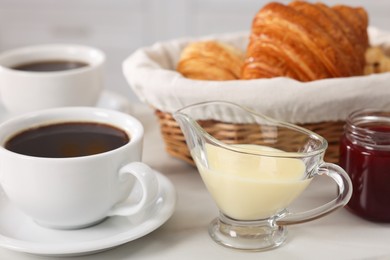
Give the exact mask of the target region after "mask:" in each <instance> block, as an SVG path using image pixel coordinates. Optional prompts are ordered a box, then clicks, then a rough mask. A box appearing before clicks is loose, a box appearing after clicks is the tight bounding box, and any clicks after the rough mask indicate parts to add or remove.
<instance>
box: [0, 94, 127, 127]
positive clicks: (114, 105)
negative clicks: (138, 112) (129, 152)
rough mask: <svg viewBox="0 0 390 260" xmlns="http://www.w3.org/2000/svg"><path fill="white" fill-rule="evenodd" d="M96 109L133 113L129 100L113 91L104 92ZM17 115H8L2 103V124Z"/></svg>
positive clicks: (0, 116)
mask: <svg viewBox="0 0 390 260" xmlns="http://www.w3.org/2000/svg"><path fill="white" fill-rule="evenodd" d="M96 107H100V108H107V109H111V110H116V111H120V112H124V113H131V104H130V102H129V100H128V99H127V98H125V97H123V96H122V95H120V94H118V93H116V92H115V91H112V90H107V89H106V90H104V91H103V92H102V94H101V96H100V98H99V100H98V101H97V104H96ZM14 116H16V115H13V114H10V113H8V112H7V111H6V110H5V108H4V107H3V105H2V104H1V103H0V122H3V121H5V120H7V119H10V118H11V117H14Z"/></svg>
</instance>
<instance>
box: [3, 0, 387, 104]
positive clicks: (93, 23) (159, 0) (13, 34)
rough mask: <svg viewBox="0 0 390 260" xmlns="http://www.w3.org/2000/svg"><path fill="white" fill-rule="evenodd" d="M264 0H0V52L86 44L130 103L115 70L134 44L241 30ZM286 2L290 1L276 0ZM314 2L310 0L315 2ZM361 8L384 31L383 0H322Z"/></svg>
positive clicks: (128, 92)
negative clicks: (97, 54)
mask: <svg viewBox="0 0 390 260" xmlns="http://www.w3.org/2000/svg"><path fill="white" fill-rule="evenodd" d="M267 2H269V1H265V0H0V52H1V51H4V50H7V49H11V48H15V47H21V46H26V45H32V44H42V43H75V44H84V45H91V46H95V47H98V48H100V49H102V50H103V51H104V52H105V53H106V54H107V65H106V71H105V80H106V82H105V84H106V88H108V89H110V90H114V91H116V92H118V93H121V94H122V95H123V96H125V97H127V98H129V99H130V100H132V101H133V102H138V99H137V98H136V96H135V95H134V94H133V93H132V91H131V89H130V88H129V86H128V85H127V83H126V81H125V79H124V77H123V75H122V70H121V63H122V61H123V60H124V59H125V58H126V57H127V56H129V55H130V54H131V53H132V52H133V51H135V50H136V49H137V48H140V47H143V46H147V45H151V44H153V43H154V42H157V41H164V40H169V39H173V38H178V37H185V36H200V35H207V34H213V33H223V32H235V31H247V30H249V29H250V25H251V21H252V18H253V16H254V15H255V13H256V12H257V11H258V10H259V9H260V8H261V7H262V6H263V5H264V4H265V3H267ZM279 2H283V3H288V2H290V1H279ZM315 2H316V1H315ZM322 2H324V3H327V4H330V5H333V4H347V5H351V6H363V7H365V8H366V10H367V11H368V13H369V17H370V25H371V26H375V27H378V28H381V29H384V30H387V31H390V1H389V0H364V1H357V0H338V1H337V0H323V1H322Z"/></svg>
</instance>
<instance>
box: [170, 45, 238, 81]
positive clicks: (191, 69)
mask: <svg viewBox="0 0 390 260" xmlns="http://www.w3.org/2000/svg"><path fill="white" fill-rule="evenodd" d="M243 62H244V54H243V53H241V52H240V51H239V50H238V49H236V48H234V47H233V46H230V45H228V44H224V43H220V42H217V41H201V42H194V43H190V44H189V45H187V46H186V48H185V49H184V50H183V51H182V53H181V56H180V59H179V63H178V65H177V68H176V70H177V71H178V72H180V73H181V74H182V75H183V76H184V77H186V78H191V79H198V80H234V79H239V78H240V74H241V68H242V65H243Z"/></svg>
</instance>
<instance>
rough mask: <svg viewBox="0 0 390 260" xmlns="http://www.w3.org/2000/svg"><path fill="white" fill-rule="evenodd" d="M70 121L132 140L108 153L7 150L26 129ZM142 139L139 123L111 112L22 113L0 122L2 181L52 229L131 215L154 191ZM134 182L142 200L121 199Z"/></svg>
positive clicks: (8, 191) (14, 197)
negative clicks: (109, 129) (48, 154)
mask: <svg viewBox="0 0 390 260" xmlns="http://www.w3.org/2000/svg"><path fill="white" fill-rule="evenodd" d="M72 122H81V123H83V122H86V123H91V124H106V125H109V126H112V127H115V128H117V129H119V130H121V131H123V132H124V133H126V135H127V136H128V137H129V139H130V140H129V141H128V142H127V143H125V144H124V145H122V146H120V147H119V148H116V149H113V150H110V151H106V152H102V153H97V154H92V155H86V156H76V157H65V158H50V157H40V156H31V155H25V154H21V153H18V152H15V151H11V150H9V149H8V148H6V144H7V142H9V140H11V139H12V138H13V137H15V136H17V134H18V133H21V132H26V130H27V129H34V128H35V129H37V127H38V128H39V127H42V126H45V125H53V124H59V123H66V124H67V123H72ZM15 139H16V137H15ZM142 141H143V127H142V125H141V123H140V122H139V121H138V120H137V119H135V118H134V117H132V116H130V115H127V114H124V113H120V112H116V111H113V110H106V109H100V108H88V107H71V108H55V109H49V110H42V111H36V112H33V113H28V114H24V115H22V116H19V117H17V118H14V119H11V120H9V121H7V122H4V123H3V124H1V125H0V157H1V164H0V182H1V185H2V188H3V190H4V192H5V193H6V195H7V196H8V198H9V199H10V201H11V202H12V203H14V204H15V205H16V206H17V207H19V208H20V209H21V210H22V211H23V212H24V213H26V215H28V216H30V217H31V218H33V219H34V220H35V221H36V222H37V223H38V224H40V225H43V226H46V227H50V228H56V229H76V228H82V227H86V226H90V225H93V224H95V223H97V222H100V221H102V220H103V219H104V218H106V217H107V216H114V215H125V216H129V215H134V214H136V213H139V212H141V211H143V210H145V209H146V208H147V207H148V206H150V205H151V204H152V202H153V201H154V200H155V199H156V196H157V193H158V182H157V178H156V176H155V173H154V171H153V170H151V169H150V168H149V167H148V166H147V165H146V164H144V163H141V155H142ZM33 148H34V149H35V148H36V147H33ZM135 182H138V183H139V186H140V187H141V190H142V197H141V199H140V201H138V202H134V203H133V202H131V203H130V202H129V203H124V201H125V200H126V199H127V198H128V196H129V194H130V193H131V191H132V189H133V187H134V184H135ZM130 201H131V200H130Z"/></svg>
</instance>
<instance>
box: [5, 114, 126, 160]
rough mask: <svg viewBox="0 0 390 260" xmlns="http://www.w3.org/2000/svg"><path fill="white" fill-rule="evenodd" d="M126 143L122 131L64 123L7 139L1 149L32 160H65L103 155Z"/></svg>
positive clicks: (108, 126)
mask: <svg viewBox="0 0 390 260" xmlns="http://www.w3.org/2000/svg"><path fill="white" fill-rule="evenodd" d="M129 140H130V138H129V136H128V135H127V134H126V133H125V132H124V131H123V130H121V129H118V128H116V127H114V126H111V125H108V124H100V123H90V122H67V123H58V124H51V125H44V126H39V127H36V128H30V129H27V130H24V131H22V132H20V133H18V134H16V135H14V136H13V137H11V138H10V139H9V140H8V141H7V142H6V144H5V148H6V149H7V150H10V151H12V152H15V153H19V154H23V155H29V156H35V157H46V158H66V157H79V156H88V155H93V154H98V153H104V152H107V151H111V150H114V149H117V148H119V147H121V146H123V145H125V144H127V143H128V142H129Z"/></svg>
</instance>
